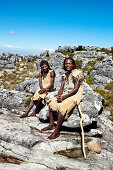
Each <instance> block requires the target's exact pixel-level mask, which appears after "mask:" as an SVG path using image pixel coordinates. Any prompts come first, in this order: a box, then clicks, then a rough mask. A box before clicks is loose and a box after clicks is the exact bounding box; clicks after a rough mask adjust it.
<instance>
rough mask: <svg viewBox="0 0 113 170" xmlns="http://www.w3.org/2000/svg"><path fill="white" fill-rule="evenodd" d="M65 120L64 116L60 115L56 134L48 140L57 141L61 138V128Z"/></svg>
mask: <svg viewBox="0 0 113 170" xmlns="http://www.w3.org/2000/svg"><path fill="white" fill-rule="evenodd" d="M63 120H64V116H62V115H61V114H60V113H59V115H58V120H57V125H56V128H55V130H54V132H53V133H52V134H51V135H50V136H49V137H48V139H56V138H57V137H59V136H60V128H61V126H62V123H63Z"/></svg>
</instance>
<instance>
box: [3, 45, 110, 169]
mask: <svg viewBox="0 0 113 170" xmlns="http://www.w3.org/2000/svg"><path fill="white" fill-rule="evenodd" d="M96 50H98V51H99V50H100V48H97V47H88V46H87V47H84V46H79V47H71V46H65V47H59V48H58V50H56V52H54V53H52V54H49V53H48V51H45V52H44V53H41V54H40V55H39V56H37V60H36V56H34V55H29V56H20V55H16V54H9V53H4V54H3V55H1V56H0V63H1V64H0V68H4V67H8V68H12V67H15V65H16V64H17V63H18V62H19V61H21V60H22V59H23V58H24V57H25V58H26V60H27V61H29V62H32V61H34V62H35V64H36V66H37V69H38V71H35V72H30V74H31V75H32V79H31V80H27V81H24V82H22V83H20V84H18V86H17V87H16V90H7V89H2V88H1V89H0V127H1V128H0V170H3V169H9V170H18V169H22V170H26V169H29V170H32V169H33V170H37V169H42V170H43V169H47V170H48V169H56V170H58V169H59V170H61V169H63V170H72V169H73V170H75V169H78V170H79V169H83V170H86V169H87V170H90V169H92V170H95V169H96V170H103V169H104V170H106V169H111V170H112V169H113V142H112V141H113V122H112V121H111V120H110V116H111V113H110V111H107V110H105V109H104V108H103V105H102V103H103V101H104V99H103V97H102V96H100V95H99V94H97V93H96V92H94V91H93V90H92V89H93V88H100V89H104V85H105V84H106V83H108V82H110V81H112V80H113V60H112V57H111V56H109V55H107V54H105V53H102V52H97V51H96ZM107 50H110V49H107ZM64 52H71V53H73V54H74V55H73V58H74V59H75V60H82V64H83V65H82V69H83V67H85V65H86V64H87V63H88V62H89V61H93V60H95V61H96V62H95V64H94V65H93V68H94V69H93V70H92V71H91V72H90V73H88V74H87V72H86V73H85V76H86V77H87V78H91V77H93V79H94V81H93V84H92V85H91V87H90V86H89V85H88V84H87V83H86V82H84V83H83V100H82V102H81V111H82V113H83V115H84V120H83V127H84V134H85V151H86V155H87V159H84V157H83V153H82V148H81V129H80V125H79V123H80V115H79V111H78V108H77V107H75V108H74V110H73V112H72V114H70V116H69V118H68V120H67V121H64V122H63V126H62V128H61V135H60V137H58V138H57V139H55V140H49V139H48V136H49V135H50V134H51V133H52V131H47V132H41V131H40V129H42V128H43V127H45V126H47V125H48V123H49V118H48V113H49V109H48V106H47V105H46V106H44V107H43V109H42V110H41V111H40V110H39V114H37V117H28V118H23V119H21V118H20V115H21V114H23V113H25V111H26V107H25V104H26V102H27V104H28V102H30V98H29V97H30V96H31V97H32V95H33V94H34V93H35V91H36V89H37V86H38V79H37V75H38V74H39V72H40V69H39V68H40V66H39V65H40V61H41V60H42V59H47V60H48V61H49V63H50V66H51V68H52V69H54V70H55V72H56V80H55V87H56V91H54V92H53V93H51V94H50V95H48V96H47V97H46V98H51V97H53V96H55V95H57V92H58V89H59V87H60V80H61V75H62V74H63V73H64V71H63V70H62V64H63V61H64V58H65V57H68V56H65V55H64V54H63V53H64ZM100 58H101V59H102V60H101V61H100ZM4 63H5V64H4ZM26 67H27V66H26ZM8 71H9V73H10V70H8ZM20 71H21V70H20ZM2 72H3V71H2V70H1V72H0V74H1V75H2V74H3V73H2ZM1 84H2V82H1ZM28 92H29V93H28ZM32 111H33V110H31V112H32ZM31 112H30V113H29V114H31ZM55 123H57V122H55Z"/></svg>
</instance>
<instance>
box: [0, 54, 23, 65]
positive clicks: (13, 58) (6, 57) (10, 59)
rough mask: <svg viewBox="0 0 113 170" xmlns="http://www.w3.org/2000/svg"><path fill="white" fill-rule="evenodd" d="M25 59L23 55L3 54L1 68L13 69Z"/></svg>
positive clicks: (0, 60)
mask: <svg viewBox="0 0 113 170" xmlns="http://www.w3.org/2000/svg"><path fill="white" fill-rule="evenodd" d="M23 58H24V57H23V56H22V55H18V54H12V53H3V54H2V55H0V68H4V67H6V68H13V67H14V66H15V65H16V64H17V63H18V62H19V61H20V60H21V59H23Z"/></svg>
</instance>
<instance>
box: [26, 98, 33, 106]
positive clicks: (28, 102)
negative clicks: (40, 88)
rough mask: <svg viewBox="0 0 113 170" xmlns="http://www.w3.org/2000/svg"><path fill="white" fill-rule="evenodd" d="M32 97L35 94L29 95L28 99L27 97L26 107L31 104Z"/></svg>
mask: <svg viewBox="0 0 113 170" xmlns="http://www.w3.org/2000/svg"><path fill="white" fill-rule="evenodd" d="M32 97H33V96H29V97H28V98H27V99H26V101H25V105H24V106H25V107H28V106H29V104H30V102H31V100H32Z"/></svg>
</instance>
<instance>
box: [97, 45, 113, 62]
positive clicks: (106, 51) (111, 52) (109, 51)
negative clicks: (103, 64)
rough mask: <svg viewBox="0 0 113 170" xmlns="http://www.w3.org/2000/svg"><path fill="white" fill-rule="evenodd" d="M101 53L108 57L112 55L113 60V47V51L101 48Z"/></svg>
mask: <svg viewBox="0 0 113 170" xmlns="http://www.w3.org/2000/svg"><path fill="white" fill-rule="evenodd" d="M100 52H104V53H106V54H108V55H112V59H113V47H111V50H107V49H106V48H101V50H100Z"/></svg>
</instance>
